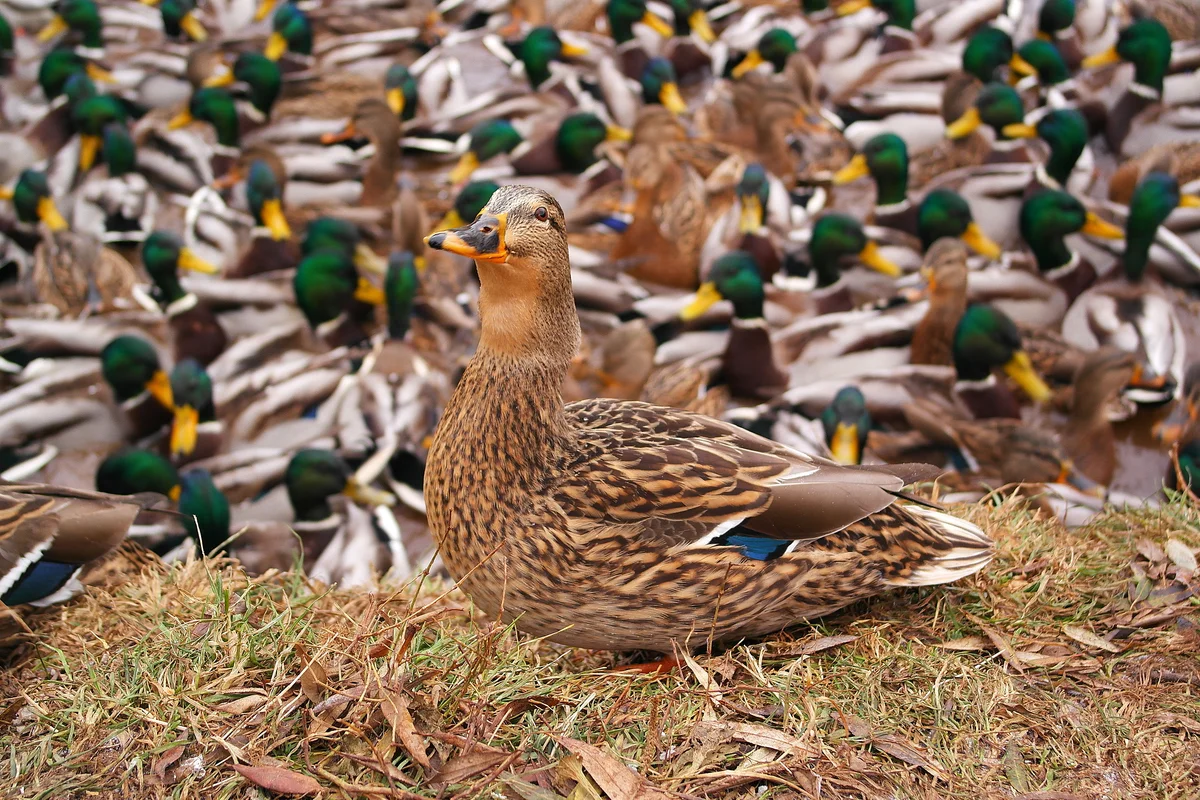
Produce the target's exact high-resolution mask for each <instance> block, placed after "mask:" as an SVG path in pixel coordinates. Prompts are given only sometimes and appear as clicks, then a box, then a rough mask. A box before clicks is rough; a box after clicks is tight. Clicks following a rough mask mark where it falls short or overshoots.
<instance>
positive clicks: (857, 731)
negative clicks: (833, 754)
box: [841, 714, 950, 781]
mask: <svg viewBox="0 0 1200 800" xmlns="http://www.w3.org/2000/svg"><path fill="white" fill-rule="evenodd" d="M841 719H842V724H843V725H845V726H846V729H847V730H849V731H850V733H851V734H852V735H854V736H857V737H858V738H860V739H866V740H867V742H868V743H869V744H870V745H871V746H872V747H874V748H876V749H877V750H882V751H883V752H885V753H887V754H888V755H889V756H891V757H892V758H896V759H899V760H900V761H903V762H904V763H905V764H908V765H910V766H913V767H919V768H921V769H923V770H925V771H926V772H928V773H929V774H930V775H932V776H933V777H935V778H937V779H938V780H942V781H946V780H949V779H950V774H949V773H948V772H946V769H945V768H944V767H943V766H942V765H941V764H939V763H938V762H937V761H936V760H935V759H934V758H933V757H932V756H930V755H928V753H927V752H926V751H925V748H924V747H922V746H921V745H919V744H915V743H913V742H910V741H908V740H907V739H905V738H904V737H902V736H898V735H896V734H894V733H885V734H876V733H875V731H874V730H872V728H871V726H870V725H868V724H867V723H866V722H864V721H863V720H861V719H859V718H858V717H852V716H847V715H845V714H842V715H841Z"/></svg>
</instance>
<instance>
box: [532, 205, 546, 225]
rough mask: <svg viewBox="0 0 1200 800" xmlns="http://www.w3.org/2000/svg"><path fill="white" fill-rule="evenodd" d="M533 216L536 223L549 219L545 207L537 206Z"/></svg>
mask: <svg viewBox="0 0 1200 800" xmlns="http://www.w3.org/2000/svg"><path fill="white" fill-rule="evenodd" d="M533 216H534V219H536V220H537V221H538V222H545V221H546V220H548V219H550V212H549V211H547V210H546V207H545V206H538V209H537V211H534V212H533Z"/></svg>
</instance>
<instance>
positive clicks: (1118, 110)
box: [1083, 18, 1196, 157]
mask: <svg viewBox="0 0 1200 800" xmlns="http://www.w3.org/2000/svg"><path fill="white" fill-rule="evenodd" d="M1122 61H1128V62H1131V63H1132V64H1133V68H1134V73H1133V82H1132V83H1130V84H1129V85H1128V86H1127V87H1126V89H1125V90H1124V92H1122V94H1121V96H1120V99H1119V100H1118V101H1117V103H1116V105H1115V106H1114V107H1112V108H1110V109H1108V112H1107V116H1106V121H1105V128H1104V136H1105V138H1106V139H1107V140H1108V144H1109V147H1111V148H1112V150H1113V152H1115V153H1117V154H1118V155H1121V156H1126V157H1128V156H1135V155H1138V154H1140V153H1143V152H1145V151H1146V150H1148V149H1149V148H1150V147H1151V146H1153V145H1155V144H1158V143H1159V142H1164V141H1173V140H1182V139H1191V140H1194V139H1196V135H1195V133H1194V132H1193V133H1189V131H1194V122H1189V117H1190V116H1191V114H1190V113H1189V112H1190V109H1189V108H1180V107H1175V106H1173V105H1172V100H1171V95H1172V93H1167V94H1166V95H1164V82H1165V80H1166V77H1167V68H1168V66H1169V65H1170V62H1171V35H1170V34H1169V33H1167V29H1166V28H1165V27H1163V24H1162V23H1161V22H1159V21H1158V20H1156V19H1153V18H1147V19H1138V20H1134V21H1133V22H1132V23H1130V24H1129V25H1128V26H1126V27H1125V28H1122V29H1121V33H1120V34H1119V35H1118V37H1117V43H1116V44H1115V45H1113V46H1112V47H1111V48H1109V49H1108V50H1105V51H1104V52H1102V53H1097V54H1096V55H1093V56H1089V57H1088V58H1086V59H1084V61H1083V66H1084V67H1085V68H1092V67H1100V66H1105V65H1108V64H1117V63H1120V62H1122ZM1180 77H1181V78H1182V77H1183V76H1180ZM1192 78H1193V76H1191V75H1189V76H1187V77H1186V78H1184V80H1186V81H1191V80H1192ZM1180 88H1181V89H1182V88H1183V87H1182V85H1181V87H1180ZM1184 91H1185V93H1186V90H1184ZM1193 102H1194V100H1193Z"/></svg>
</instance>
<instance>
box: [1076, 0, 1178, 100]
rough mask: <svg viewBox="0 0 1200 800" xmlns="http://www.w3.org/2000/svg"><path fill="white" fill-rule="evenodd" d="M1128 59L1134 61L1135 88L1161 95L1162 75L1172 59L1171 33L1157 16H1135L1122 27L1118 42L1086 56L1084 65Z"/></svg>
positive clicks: (1096, 65)
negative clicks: (1136, 17) (1133, 19)
mask: <svg viewBox="0 0 1200 800" xmlns="http://www.w3.org/2000/svg"><path fill="white" fill-rule="evenodd" d="M1119 61H1128V62H1130V63H1131V64H1133V82H1134V87H1133V88H1134V89H1135V90H1136V89H1137V88H1138V87H1141V90H1142V93H1144V94H1148V95H1150V96H1152V97H1153V98H1154V99H1158V98H1160V97H1162V90H1163V79H1164V78H1166V76H1167V67H1168V66H1169V65H1170V63H1171V34H1169V33H1167V29H1166V27H1165V26H1164V25H1163V24H1162V23H1161V22H1159V21H1158V20H1156V19H1155V18H1154V17H1145V18H1143V19H1139V20H1135V21H1133V22H1132V23H1130V24H1129V25H1128V26H1127V27H1125V28H1123V29H1122V30H1121V33H1120V34H1118V36H1117V43H1116V44H1115V45H1113V46H1112V47H1111V48H1109V49H1108V50H1105V51H1104V52H1101V53H1097V54H1095V55H1092V56H1088V57H1087V58H1085V59H1084V60H1083V66H1084V68H1090V67H1101V66H1104V65H1106V64H1116V63H1117V62H1119Z"/></svg>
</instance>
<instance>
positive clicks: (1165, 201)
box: [1124, 172, 1181, 281]
mask: <svg viewBox="0 0 1200 800" xmlns="http://www.w3.org/2000/svg"><path fill="white" fill-rule="evenodd" d="M1180 199H1181V194H1180V192H1179V182H1178V181H1176V180H1175V178H1174V176H1172V175H1170V174H1169V173H1166V172H1149V173H1147V174H1146V176H1145V177H1144V178H1142V180H1141V182H1140V183H1139V184H1138V185H1137V187H1136V188H1135V189H1134V190H1133V197H1131V198H1130V200H1129V217H1128V218H1127V219H1126V221H1125V256H1124V262H1125V276H1126V277H1127V278H1129V280H1131V281H1139V280H1141V278H1142V276H1143V275H1145V273H1146V265H1147V264H1148V263H1149V261H1150V246H1151V245H1152V244H1153V243H1154V237H1155V234H1157V233H1158V228H1159V226H1161V225H1162V224H1163V223H1164V222H1166V221H1167V217H1169V216H1170V215H1171V212H1172V211H1174V210H1175V209H1176V208H1178V207H1179V202H1180Z"/></svg>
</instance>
